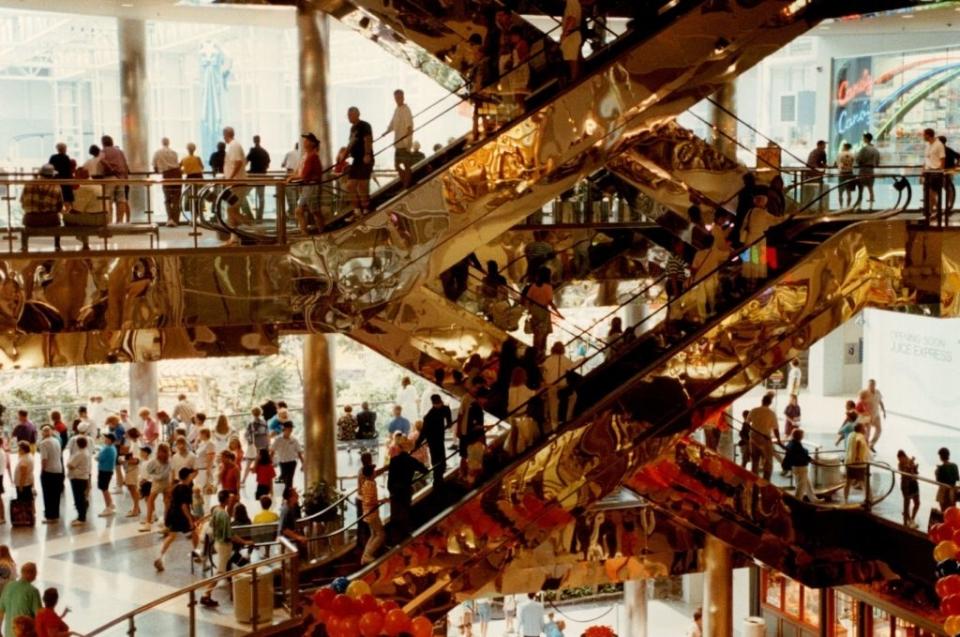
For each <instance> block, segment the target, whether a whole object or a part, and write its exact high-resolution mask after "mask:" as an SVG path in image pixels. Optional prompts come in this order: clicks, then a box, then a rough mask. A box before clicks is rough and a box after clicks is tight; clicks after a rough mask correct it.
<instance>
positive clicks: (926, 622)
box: [760, 569, 944, 637]
mask: <svg viewBox="0 0 960 637" xmlns="http://www.w3.org/2000/svg"><path fill="white" fill-rule="evenodd" d="M760 595H761V597H760V599H761V604H760V605H761V608H762V609H763V616H764V619H765V620H766V623H767V632H766V635H767V637H935V636H936V637H939V636H942V635H944V633H943V632H942V631H941V630H939V622H938V621H937V620H936V619H935V618H926V617H922V616H920V615H918V614H916V613H913V612H911V611H909V610H907V609H903V608H898V607H896V606H894V605H893V604H892V603H891V602H888V601H885V600H884V599H883V598H882V596H881V595H879V594H877V593H874V592H873V591H870V590H869V589H867V588H865V587H852V586H848V587H842V588H827V589H813V588H808V587H806V586H803V585H802V584H800V583H799V582H797V581H794V580H792V579H790V578H789V577H786V576H785V575H783V574H782V573H778V572H777V571H773V570H770V569H763V570H762V572H761V579H760ZM821 626H822V628H821Z"/></svg>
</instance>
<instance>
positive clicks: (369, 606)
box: [357, 594, 380, 615]
mask: <svg viewBox="0 0 960 637" xmlns="http://www.w3.org/2000/svg"><path fill="white" fill-rule="evenodd" d="M357 606H359V607H360V614H361V615H363V614H364V613H379V612H380V604H379V602H377V598H376V597H374V596H373V595H370V594H367V595H361V596H360V598H359V599H358V600H357Z"/></svg>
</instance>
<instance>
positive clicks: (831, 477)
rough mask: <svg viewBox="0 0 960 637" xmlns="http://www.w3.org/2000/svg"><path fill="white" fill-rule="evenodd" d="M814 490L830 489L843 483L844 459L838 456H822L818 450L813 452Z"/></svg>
mask: <svg viewBox="0 0 960 637" xmlns="http://www.w3.org/2000/svg"><path fill="white" fill-rule="evenodd" d="M813 459H814V462H815V463H816V464H814V465H813V474H814V475H813V488H814V489H829V488H831V487H835V486H837V485H838V484H842V483H843V479H844V478H843V458H840V457H839V456H838V455H837V454H823V455H821V454H820V449H819V448H818V449H817V450H816V451H814V452H813Z"/></svg>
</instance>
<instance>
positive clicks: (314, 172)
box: [287, 133, 324, 234]
mask: <svg viewBox="0 0 960 637" xmlns="http://www.w3.org/2000/svg"><path fill="white" fill-rule="evenodd" d="M300 137H301V138H302V139H303V155H302V158H301V160H300V165H299V166H298V168H297V172H296V173H294V174H293V175H292V176H291V177H290V178H289V179H288V180H287V182H288V183H291V184H294V183H305V184H307V185H304V186H303V187H301V188H300V189H299V197H298V198H297V205H296V208H294V215H295V216H296V218H297V225H298V226H299V227H300V232H302V233H304V234H307V233H308V232H309V227H310V221H311V220H312V221H313V223H314V226H315V227H316V229H317V232H322V231H323V225H324V222H323V212H322V210H321V209H320V202H321V197H320V189H321V187H322V186H321V185H320V184H319V182H320V181H321V180H322V179H323V166H322V165H321V164H320V155H318V154H317V149H319V148H320V140H319V139H317V136H316V135H314V134H313V133H304V134H303V135H301V136H300Z"/></svg>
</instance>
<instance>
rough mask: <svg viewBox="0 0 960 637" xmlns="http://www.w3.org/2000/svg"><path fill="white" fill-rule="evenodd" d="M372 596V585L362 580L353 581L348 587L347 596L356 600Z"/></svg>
mask: <svg viewBox="0 0 960 637" xmlns="http://www.w3.org/2000/svg"><path fill="white" fill-rule="evenodd" d="M370 594H371V590H370V585H369V584H367V583H366V582H364V581H363V580H362V579H356V580H353V581H352V582H350V585H349V586H347V595H349V596H350V597H352V598H354V599H357V598H359V597H363V596H364V595H370Z"/></svg>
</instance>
